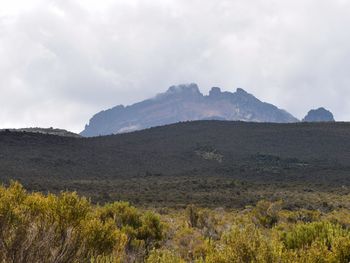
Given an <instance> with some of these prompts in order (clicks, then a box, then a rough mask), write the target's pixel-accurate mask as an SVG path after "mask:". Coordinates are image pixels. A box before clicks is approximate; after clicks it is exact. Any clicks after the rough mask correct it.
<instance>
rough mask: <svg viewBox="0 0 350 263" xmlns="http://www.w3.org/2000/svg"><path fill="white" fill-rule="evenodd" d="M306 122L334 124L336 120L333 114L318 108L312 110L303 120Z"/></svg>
mask: <svg viewBox="0 0 350 263" xmlns="http://www.w3.org/2000/svg"><path fill="white" fill-rule="evenodd" d="M303 121H304V122H332V121H335V120H334V116H333V114H332V113H331V112H330V111H329V110H326V109H325V108H322V107H321V108H318V109H315V110H310V111H309V112H308V114H307V115H306V116H305V118H304V119H303Z"/></svg>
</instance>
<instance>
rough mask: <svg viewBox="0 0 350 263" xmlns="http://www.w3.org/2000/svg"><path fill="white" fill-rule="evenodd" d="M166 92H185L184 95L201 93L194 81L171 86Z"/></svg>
mask: <svg viewBox="0 0 350 263" xmlns="http://www.w3.org/2000/svg"><path fill="white" fill-rule="evenodd" d="M166 94H176V95H177V94H186V95H202V93H201V92H200V91H199V87H198V85H197V84H196V83H190V84H180V85H174V86H171V87H170V88H169V89H168V90H167V91H166Z"/></svg>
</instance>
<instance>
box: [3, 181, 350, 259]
mask: <svg viewBox="0 0 350 263" xmlns="http://www.w3.org/2000/svg"><path fill="white" fill-rule="evenodd" d="M349 215H350V212H349V210H348V209H344V208H341V209H334V210H332V211H327V212H325V211H324V212H321V211H318V210H307V209H299V210H294V211H291V210H287V209H285V208H283V202H282V201H278V202H269V201H259V202H258V203H257V204H256V205H254V206H249V207H246V208H244V209H240V210H224V209H223V208H216V209H209V208H200V207H197V206H194V205H190V206H188V207H187V208H186V209H170V208H166V207H163V208H159V209H158V210H157V211H156V210H154V209H153V210H152V209H149V208H148V209H142V208H136V207H134V206H131V205H130V204H129V203H127V202H114V203H107V204H105V205H103V206H101V205H94V204H92V203H91V202H90V201H89V200H88V199H86V198H85V197H81V196H79V195H78V194H76V193H75V192H61V193H59V194H56V195H55V194H48V195H44V194H41V193H37V192H27V191H26V190H25V189H24V188H23V187H22V185H20V184H19V183H17V182H12V183H11V184H10V185H9V186H8V187H5V186H1V187H0V262H3V263H5V262H6V263H8V262H13V263H17V262H55V263H59V262H91V263H102V262H103V263H112V262H113V263H115V262H147V263H156V262H157V263H158V262H159V263H161V262H165V263H177V262H197V263H204V262H212V263H220V262H222V263H225V262H247V263H248V262H259V263H260V262H344V263H345V262H349V261H350V224H349V222H350V221H349Z"/></svg>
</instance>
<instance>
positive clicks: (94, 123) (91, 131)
mask: <svg viewBox="0 0 350 263" xmlns="http://www.w3.org/2000/svg"><path fill="white" fill-rule="evenodd" d="M210 119H212V120H236V121H237V120H239V121H248V122H275V123H290V122H298V121H299V120H298V119H297V118H295V117H293V116H292V115H291V114H289V113H288V112H286V111H284V110H281V109H279V108H277V107H276V106H274V105H272V104H269V103H265V102H262V101H260V100H258V99H257V98H255V97H254V96H253V95H252V94H249V93H247V92H246V91H244V90H243V89H240V88H239V89H237V90H236V92H233V93H232V92H222V91H221V90H220V88H217V87H215V88H212V89H211V91H210V93H209V95H208V96H205V95H203V94H202V93H201V92H200V91H199V88H198V86H197V85H196V84H189V85H179V86H172V87H170V88H169V89H168V90H167V91H166V92H165V93H162V94H159V95H157V96H156V97H154V98H151V99H148V100H145V101H142V102H139V103H136V104H133V105H131V106H127V107H124V106H123V105H119V106H116V107H114V108H112V109H109V110H105V111H102V112H100V113H97V114H96V115H95V116H93V117H92V119H91V120H90V122H89V124H88V125H86V127H85V129H84V131H83V132H82V133H81V135H83V136H87V137H89V136H98V135H108V134H116V133H123V132H130V131H134V130H141V129H145V128H150V127H155V126H161V125H166V124H171V123H176V122H180V121H193V120H210Z"/></svg>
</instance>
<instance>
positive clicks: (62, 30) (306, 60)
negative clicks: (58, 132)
mask: <svg viewBox="0 0 350 263" xmlns="http://www.w3.org/2000/svg"><path fill="white" fill-rule="evenodd" d="M349 25H350V1H349V0H114V1H109V0H57V1H50V0H0V91H1V93H0V127H33V126H41V127H50V126H53V127H61V128H66V129H69V130H72V131H76V132H80V131H81V130H82V129H83V127H84V125H85V123H87V122H88V120H89V118H90V117H91V116H92V115H93V114H94V113H96V112H98V111H100V110H102V109H107V108H110V107H112V106H115V105H117V104H124V105H125V104H131V103H134V102H137V101H139V100H142V99H146V98H149V97H152V96H154V95H155V94H157V93H159V92H163V91H165V90H166V89H167V88H168V87H169V86H171V85H173V84H179V83H189V82H196V83H198V85H199V86H200V88H201V90H202V92H203V93H205V94H206V93H208V91H209V89H210V88H211V87H212V86H219V87H221V88H222V89H223V90H228V91H234V90H235V89H236V88H237V87H241V88H244V89H245V90H247V91H248V92H250V93H253V94H254V95H255V96H256V97H258V98H260V99H261V100H263V101H267V102H270V103H273V104H275V105H277V106H278V107H281V108H284V109H286V110H287V111H289V112H290V113H292V114H293V115H295V116H296V117H298V118H302V117H303V116H304V115H305V114H306V112H307V111H308V110H309V109H311V108H315V107H319V106H324V107H326V108H328V109H330V110H331V111H332V112H333V113H334V115H335V117H336V119H337V120H350V33H349Z"/></svg>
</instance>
